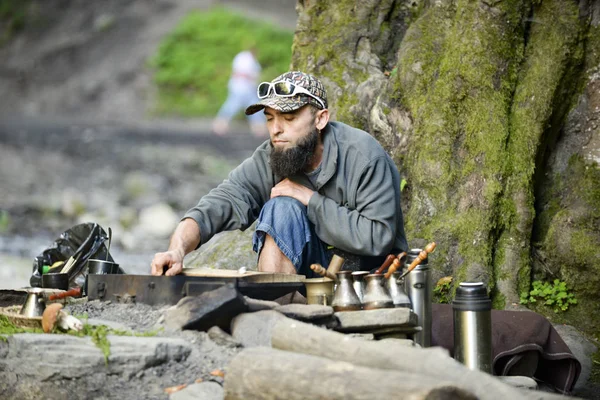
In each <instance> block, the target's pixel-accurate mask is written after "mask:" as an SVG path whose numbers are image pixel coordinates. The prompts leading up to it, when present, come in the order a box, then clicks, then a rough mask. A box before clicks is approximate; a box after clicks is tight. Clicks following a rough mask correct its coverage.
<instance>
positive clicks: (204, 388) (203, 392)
mask: <svg viewBox="0 0 600 400" xmlns="http://www.w3.org/2000/svg"><path fill="white" fill-rule="evenodd" d="M223 398H225V394H224V393H223V387H222V386H221V385H219V384H218V383H216V382H201V383H194V384H193V385H189V386H188V387H186V388H185V389H183V390H180V391H179V392H175V393H173V394H172V395H170V396H169V400H197V399H202V400H222V399H223Z"/></svg>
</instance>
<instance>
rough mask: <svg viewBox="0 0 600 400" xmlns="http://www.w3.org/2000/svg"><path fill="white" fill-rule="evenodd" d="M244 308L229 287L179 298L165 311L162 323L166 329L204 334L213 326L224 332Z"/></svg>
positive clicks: (240, 298)
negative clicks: (188, 330) (203, 332)
mask: <svg viewBox="0 0 600 400" xmlns="http://www.w3.org/2000/svg"><path fill="white" fill-rule="evenodd" d="M247 309H248V305H247V304H246V302H245V301H244V298H243V296H242V295H241V294H240V293H239V292H238V290H237V289H236V288H235V286H234V285H232V284H227V285H224V286H222V287H220V288H218V289H215V290H211V291H208V292H204V293H202V294H201V295H199V296H189V297H184V298H183V299H181V300H180V301H179V302H178V303H177V305H176V306H175V307H171V308H169V309H168V310H166V311H165V314H164V323H165V325H166V326H167V328H170V329H194V330H198V331H207V330H209V329H210V328H211V327H213V326H218V327H219V328H221V329H223V330H228V329H229V325H230V323H231V320H232V319H233V318H234V317H235V316H237V315H238V314H241V313H243V312H245V311H246V310H247Z"/></svg>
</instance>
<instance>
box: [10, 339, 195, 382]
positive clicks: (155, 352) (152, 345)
mask: <svg viewBox="0 0 600 400" xmlns="http://www.w3.org/2000/svg"><path fill="white" fill-rule="evenodd" d="M107 338H108V340H109V342H110V355H109V357H108V361H107V362H106V361H105V358H104V354H103V353H102V351H101V350H100V349H99V348H98V347H97V346H96V345H95V344H94V343H93V342H92V339H91V337H75V336H70V335H51V334H24V333H23V334H16V335H13V336H11V337H9V338H8V352H6V356H5V357H4V358H3V359H2V360H0V370H5V371H11V373H14V374H15V375H16V376H17V377H20V378H23V377H34V378H35V379H37V380H40V381H44V380H46V379H50V378H52V379H76V378H82V377H86V376H87V375H88V374H94V373H98V372H99V371H103V372H106V373H110V374H123V375H126V376H131V375H132V374H135V373H137V372H139V371H141V370H143V369H146V368H149V367H151V366H155V365H160V364H163V363H167V362H169V361H181V360H184V359H185V358H187V357H188V355H189V354H190V352H191V348H190V346H189V344H188V343H187V342H186V341H185V340H182V339H174V338H164V337H133V336H111V335H109V336H107ZM42 355H43V357H42Z"/></svg>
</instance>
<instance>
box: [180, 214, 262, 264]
mask: <svg viewBox="0 0 600 400" xmlns="http://www.w3.org/2000/svg"><path fill="white" fill-rule="evenodd" d="M253 232H254V225H253V226H251V227H249V228H248V229H246V230H245V231H243V232H242V231H239V230H236V231H227V232H221V233H219V234H217V235H215V236H213V237H212V239H210V241H209V242H208V243H206V244H204V245H202V247H200V248H199V249H198V250H197V251H193V252H191V253H190V254H188V255H187V256H186V258H185V265H186V266H187V267H188V268H194V267H209V268H217V269H235V270H237V269H239V268H240V267H246V268H247V269H248V271H256V260H257V256H256V253H255V252H254V251H253V250H252V234H253Z"/></svg>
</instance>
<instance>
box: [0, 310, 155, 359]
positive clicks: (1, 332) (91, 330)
mask: <svg viewBox="0 0 600 400" xmlns="http://www.w3.org/2000/svg"><path fill="white" fill-rule="evenodd" d="M17 333H44V331H43V330H42V329H41V328H21V327H18V326H16V325H15V324H13V323H12V322H11V321H10V320H9V319H8V318H7V317H6V316H4V315H0V340H4V341H6V340H7V337H8V336H12V335H14V334H17ZM54 333H55V334H67V335H72V336H77V337H85V336H89V337H91V339H92V342H93V343H94V344H95V345H96V347H98V348H99V349H100V350H101V351H102V354H104V360H105V362H106V363H108V357H109V356H110V341H109V340H108V337H107V336H108V335H116V336H156V335H157V333H158V331H157V330H154V331H148V332H141V333H139V332H129V331H122V330H119V329H112V328H109V327H107V326H105V325H89V324H85V323H84V325H83V329H82V330H81V331H79V332H76V331H72V330H70V331H68V332H64V333H62V332H60V331H56V332H54Z"/></svg>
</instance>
